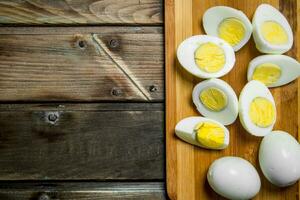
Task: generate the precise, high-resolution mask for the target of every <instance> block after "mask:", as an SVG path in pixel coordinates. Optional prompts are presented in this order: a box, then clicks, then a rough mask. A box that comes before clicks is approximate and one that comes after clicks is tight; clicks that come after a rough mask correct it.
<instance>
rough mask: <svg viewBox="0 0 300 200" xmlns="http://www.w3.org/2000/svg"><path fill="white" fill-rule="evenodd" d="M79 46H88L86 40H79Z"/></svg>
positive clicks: (81, 47) (83, 47)
mask: <svg viewBox="0 0 300 200" xmlns="http://www.w3.org/2000/svg"><path fill="white" fill-rule="evenodd" d="M78 46H79V48H80V49H85V47H86V42H85V41H83V40H79V41H78Z"/></svg>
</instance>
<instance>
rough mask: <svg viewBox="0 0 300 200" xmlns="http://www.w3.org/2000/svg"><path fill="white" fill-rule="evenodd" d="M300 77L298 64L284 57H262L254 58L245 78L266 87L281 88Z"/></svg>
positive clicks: (299, 65) (299, 64)
mask: <svg viewBox="0 0 300 200" xmlns="http://www.w3.org/2000/svg"><path fill="white" fill-rule="evenodd" d="M299 76H300V63H299V62H298V61H297V60H295V59H293V58H291V57H289V56H285V55H263V56H258V57H256V58H254V59H253V60H252V61H251V62H250V63H249V67H248V73H247V78H248V81H250V80H258V81H261V82H262V83H264V84H265V85H266V86H267V87H277V86H282V85H285V84H287V83H290V82H291V81H293V80H295V79H296V78H298V77H299Z"/></svg>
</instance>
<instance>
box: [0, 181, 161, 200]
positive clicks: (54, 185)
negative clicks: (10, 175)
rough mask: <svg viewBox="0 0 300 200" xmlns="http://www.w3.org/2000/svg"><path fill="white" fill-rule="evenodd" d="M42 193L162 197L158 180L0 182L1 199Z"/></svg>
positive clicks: (91, 198)
mask: <svg viewBox="0 0 300 200" xmlns="http://www.w3.org/2000/svg"><path fill="white" fill-rule="evenodd" d="M42 196H44V197H45V196H46V197H49V199H60V200H70V199H72V200H83V199H85V200H96V199H97V200H98V199H105V200H117V199H118V200H120V199H122V200H123V199H124V200H138V199H143V200H163V199H166V198H165V197H166V195H165V190H164V184H163V183H161V182H134V183H130V182H105V183H103V182H83V183H59V182H50V183H49V182H41V183H40V182H36V183H1V186H0V198H1V199H6V200H10V199H13V200H24V199H28V200H29V199H39V198H41V197H42Z"/></svg>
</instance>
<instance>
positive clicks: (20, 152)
mask: <svg viewBox="0 0 300 200" xmlns="http://www.w3.org/2000/svg"><path fill="white" fill-rule="evenodd" d="M163 124H164V120H163V105H162V104H160V103H154V104H144V103H139V104H131V103H103V104H98V103H93V104H0V127H1V131H0V158H1V159H0V180H125V179H126V180H144V179H147V180H162V179H163V178H164V167H163V165H164V136H163ZM0 185H1V184H0Z"/></svg>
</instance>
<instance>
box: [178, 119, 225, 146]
mask: <svg viewBox="0 0 300 200" xmlns="http://www.w3.org/2000/svg"><path fill="white" fill-rule="evenodd" d="M175 133H176V135H177V136H178V137H179V138H180V139H182V140H183V141H185V142H188V143H190V144H193V145H196V146H200V147H204V148H207V149H225V148H226V147H227V146H228V144H229V131H228V130H227V128H226V127H225V126H223V125H222V124H221V123H219V122H217V121H215V120H212V119H208V118H204V117H188V118H185V119H183V120H181V121H180V122H178V123H177V125H176V127H175Z"/></svg>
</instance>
